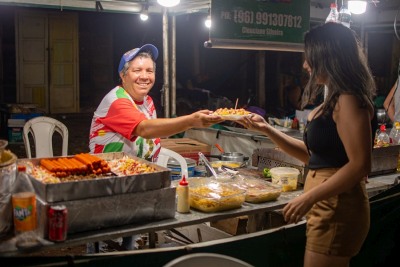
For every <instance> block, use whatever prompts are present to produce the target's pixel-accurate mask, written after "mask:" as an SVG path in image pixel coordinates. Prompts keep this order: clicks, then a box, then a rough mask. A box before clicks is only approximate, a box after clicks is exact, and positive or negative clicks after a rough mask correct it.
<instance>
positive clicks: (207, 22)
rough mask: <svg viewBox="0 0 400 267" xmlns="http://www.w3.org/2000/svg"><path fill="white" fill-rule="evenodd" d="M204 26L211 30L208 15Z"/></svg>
mask: <svg viewBox="0 0 400 267" xmlns="http://www.w3.org/2000/svg"><path fill="white" fill-rule="evenodd" d="M204 25H206V27H207V28H211V16H210V15H208V16H207V18H206V20H205V21H204Z"/></svg>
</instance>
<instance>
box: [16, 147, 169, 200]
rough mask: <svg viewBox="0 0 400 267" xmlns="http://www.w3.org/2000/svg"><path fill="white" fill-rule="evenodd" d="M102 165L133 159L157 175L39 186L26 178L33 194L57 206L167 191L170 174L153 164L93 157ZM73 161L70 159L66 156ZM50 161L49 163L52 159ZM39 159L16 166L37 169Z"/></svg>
mask: <svg viewBox="0 0 400 267" xmlns="http://www.w3.org/2000/svg"><path fill="white" fill-rule="evenodd" d="M96 156H98V157H99V158H101V159H104V160H106V161H110V160H114V159H120V158H123V157H124V156H128V157H130V158H133V159H135V160H137V161H139V162H142V163H146V164H149V165H151V166H153V167H154V168H155V169H156V170H157V171H156V172H153V173H144V174H138V175H130V176H117V175H116V174H111V175H110V176H105V177H99V178H91V179H85V180H79V181H67V182H61V183H54V184H46V183H43V182H41V181H39V180H37V179H36V178H34V177H33V176H31V175H29V178H30V181H31V183H32V186H33V188H34V189H35V192H36V194H37V195H38V196H39V197H40V198H41V199H42V200H44V201H46V202H60V201H69V200H78V199H86V198H94V197H102V196H111V195H116V194H125V193H135V192H144V191H148V190H156V189H162V188H166V187H169V186H170V184H171V179H170V170H169V169H168V168H164V167H161V166H159V165H157V164H154V163H151V162H149V161H146V160H143V159H141V158H138V157H135V156H132V155H129V154H126V153H124V152H114V153H103V154H96ZM70 157H73V156H70ZM56 158H57V157H54V158H52V159H56ZM40 160H41V158H35V159H20V160H18V165H21V164H22V165H23V164H24V163H25V164H26V163H27V162H31V163H32V164H33V165H39V163H40Z"/></svg>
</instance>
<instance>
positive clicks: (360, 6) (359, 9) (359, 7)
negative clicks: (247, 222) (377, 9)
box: [347, 1, 367, 14]
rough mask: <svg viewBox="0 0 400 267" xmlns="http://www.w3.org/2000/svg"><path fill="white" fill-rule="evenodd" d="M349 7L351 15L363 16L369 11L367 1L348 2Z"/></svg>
mask: <svg viewBox="0 0 400 267" xmlns="http://www.w3.org/2000/svg"><path fill="white" fill-rule="evenodd" d="M347 6H348V8H349V10H350V12H351V13H353V14H362V13H364V12H365V10H367V1H348V2H347Z"/></svg>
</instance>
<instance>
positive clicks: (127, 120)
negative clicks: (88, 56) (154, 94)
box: [89, 86, 161, 161]
mask: <svg viewBox="0 0 400 267" xmlns="http://www.w3.org/2000/svg"><path fill="white" fill-rule="evenodd" d="M156 118H157V114H156V109H155V107H154V102H153V99H152V98H151V97H150V96H146V97H145V98H144V99H143V101H142V102H138V101H134V100H133V99H132V98H131V97H130V95H129V94H128V93H127V92H126V91H125V90H124V88H122V87H120V86H117V87H115V88H114V89H112V90H111V91H110V92H109V93H108V94H107V95H106V96H105V97H104V98H103V100H102V101H101V103H100V105H99V106H98V107H97V109H96V111H95V112H94V115H93V119H92V124H91V127H90V136H89V148H90V152H91V153H108V152H126V153H129V154H131V155H133V156H137V157H140V158H144V159H146V160H150V161H154V160H155V159H157V156H158V153H159V152H160V148H161V144H160V138H154V139H145V138H143V137H141V136H133V135H132V132H133V131H134V129H135V128H136V126H137V125H138V124H139V123H140V122H142V121H143V120H150V119H156Z"/></svg>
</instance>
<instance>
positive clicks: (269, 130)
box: [241, 23, 376, 267]
mask: <svg viewBox="0 0 400 267" xmlns="http://www.w3.org/2000/svg"><path fill="white" fill-rule="evenodd" d="M304 44H305V62H304V65H303V67H304V68H305V69H306V70H307V71H308V73H309V74H310V80H309V82H308V84H307V86H306V88H305V91H304V94H303V105H304V103H307V102H308V100H309V98H311V97H312V96H313V94H315V93H317V92H319V91H320V88H321V86H324V85H325V86H327V88H328V93H327V96H326V99H325V100H324V102H323V103H322V104H321V105H319V106H317V107H316V108H315V109H313V111H312V112H311V113H310V114H309V117H308V125H307V128H306V130H305V132H304V140H299V139H295V138H292V137H290V136H288V135H286V134H284V133H282V132H280V131H279V130H277V129H275V128H273V127H272V126H270V125H269V124H268V123H267V122H266V121H265V120H264V119H263V118H262V117H260V116H257V115H252V116H251V117H250V118H246V119H244V120H243V121H241V124H242V125H244V126H245V127H247V128H249V129H251V130H257V131H259V132H261V133H263V134H265V135H267V136H268V137H269V138H270V139H271V140H272V141H273V142H274V143H275V144H276V145H278V146H279V147H280V148H281V149H282V150H284V151H285V152H286V153H288V154H290V155H292V156H294V157H296V158H298V159H300V160H301V161H303V162H304V163H305V164H306V165H308V167H309V168H310V171H309V172H308V175H307V178H306V182H305V186H304V193H303V194H301V195H300V196H298V197H296V198H295V199H293V200H291V201H290V202H289V203H288V204H287V205H286V206H285V207H284V209H283V215H284V218H285V220H286V221H287V222H289V223H297V222H299V220H301V218H303V216H306V219H307V233H306V235H307V244H306V251H305V257H304V266H306V267H307V266H309V267H314V266H319V267H321V266H335V267H340V266H348V265H349V262H350V259H351V257H353V256H355V255H356V254H357V253H358V252H359V250H360V248H361V246H362V244H363V242H364V240H365V238H366V236H367V233H368V230H369V222H370V221H369V220H370V219H369V216H370V214H369V202H368V197H367V193H366V188H365V178H366V176H367V175H368V173H369V172H370V169H371V157H372V147H373V136H374V133H375V131H374V129H375V128H376V120H374V119H373V118H374V109H373V104H372V103H373V102H372V99H373V96H374V93H375V84H374V80H373V77H372V75H371V71H370V69H369V67H368V64H367V62H366V58H365V56H364V54H363V52H362V48H361V46H360V45H359V43H358V40H357V38H356V35H355V33H354V32H353V31H352V30H350V29H349V28H347V27H344V26H342V25H341V24H336V23H327V24H324V25H322V26H318V27H316V28H314V29H312V30H310V31H309V32H308V33H307V34H306V35H305V39H304Z"/></svg>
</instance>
